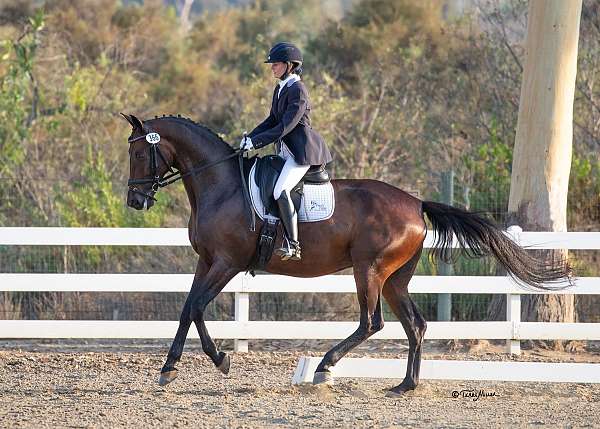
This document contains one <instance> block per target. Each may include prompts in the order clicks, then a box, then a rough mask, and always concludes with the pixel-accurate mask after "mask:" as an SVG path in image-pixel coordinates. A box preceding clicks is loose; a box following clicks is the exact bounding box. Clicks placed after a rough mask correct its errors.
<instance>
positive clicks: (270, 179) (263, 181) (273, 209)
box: [248, 155, 333, 276]
mask: <svg viewBox="0 0 600 429" xmlns="http://www.w3.org/2000/svg"><path fill="white" fill-rule="evenodd" d="M253 160H254V167H253V168H252V169H250V171H249V172H248V182H249V188H250V193H251V195H256V197H253V198H255V199H260V203H262V204H261V205H262V206H263V207H262V208H261V209H260V210H257V205H256V203H257V201H255V200H254V199H253V201H252V202H253V205H254V207H253V210H257V213H259V216H260V217H261V218H262V219H263V220H264V222H263V226H262V228H261V230H260V235H259V238H258V242H257V244H256V251H255V253H254V256H253V258H252V260H251V262H250V264H249V266H248V271H249V272H250V274H252V275H253V276H254V275H255V270H263V269H264V268H265V267H266V265H267V263H268V262H269V260H270V259H271V256H272V255H273V249H274V247H275V240H276V238H277V225H278V223H279V208H278V205H277V202H276V201H275V199H274V198H273V190H274V189H275V184H276V183H277V179H278V178H279V175H280V174H281V170H282V169H283V165H284V164H285V160H284V159H283V158H281V157H279V156H277V155H267V156H264V157H262V158H258V157H256V158H254V159H253ZM252 173H254V176H253V175H252ZM330 180H331V179H330V177H329V173H327V171H326V170H325V167H324V166H312V167H310V168H309V170H308V171H307V172H306V174H305V175H304V177H303V178H302V179H301V180H300V182H299V183H298V184H297V185H296V186H295V187H294V189H292V192H291V194H290V197H291V198H292V202H293V203H294V208H295V210H296V212H297V213H300V214H302V213H304V212H305V211H306V210H305V208H304V207H301V205H302V203H303V196H304V184H305V183H306V184H307V185H308V189H310V188H315V186H310V185H317V186H316V187H320V186H318V185H326V187H328V188H331V184H330V183H329V182H330ZM253 184H255V186H256V188H258V189H256V188H253ZM329 194H330V195H329V196H330V198H333V188H331V189H330V190H329ZM317 199H318V198H317ZM311 204H317V205H318V203H317V202H315V201H311ZM319 208H322V207H319ZM302 209H304V210H302ZM329 216H331V213H329ZM329 216H327V217H329ZM301 218H302V216H299V221H300V220H301ZM316 219H317V220H318V219H320V218H316Z"/></svg>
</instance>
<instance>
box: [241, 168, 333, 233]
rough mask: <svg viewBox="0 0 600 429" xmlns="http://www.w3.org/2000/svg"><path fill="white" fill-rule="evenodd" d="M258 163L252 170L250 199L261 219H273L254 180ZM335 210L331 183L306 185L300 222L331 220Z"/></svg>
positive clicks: (301, 205) (301, 204)
mask: <svg viewBox="0 0 600 429" xmlns="http://www.w3.org/2000/svg"><path fill="white" fill-rule="evenodd" d="M255 169H256V163H254V165H253V166H252V169H251V170H250V180H249V181H248V182H249V183H248V188H249V190H250V199H251V200H252V206H253V207H254V211H256V214H257V215H258V216H259V217H260V218H261V219H263V220H264V219H265V217H267V218H273V216H271V215H269V214H266V213H265V207H264V206H263V203H262V199H261V198H260V189H259V188H258V185H257V184H256V180H254V172H255ZM334 209H335V198H334V194H333V185H332V184H331V182H327V183H323V184H316V183H314V184H313V183H310V184H308V183H305V184H304V196H303V197H302V200H301V202H300V210H299V212H298V222H318V221H320V220H326V219H329V218H330V217H331V216H333V211H334Z"/></svg>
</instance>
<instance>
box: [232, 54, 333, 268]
mask: <svg viewBox="0 0 600 429" xmlns="http://www.w3.org/2000/svg"><path fill="white" fill-rule="evenodd" d="M265 63H269V64H271V70H272V71H273V76H274V77H276V78H278V79H279V82H278V84H277V85H276V86H275V91H274V92H273V101H272V105H271V111H270V113H269V116H268V117H267V119H265V120H264V121H263V122H261V123H260V124H259V125H258V126H257V127H256V128H254V129H253V130H252V131H251V132H250V133H249V134H248V135H247V137H245V138H243V139H242V142H241V143H240V147H241V148H243V149H246V150H252V149H258V148H261V147H263V146H266V145H268V144H271V143H277V149H278V154H279V156H281V157H282V158H284V159H285V164H284V166H283V170H282V171H281V174H280V176H279V179H278V180H277V183H276V184H275V189H274V191H273V197H274V198H275V200H276V201H277V205H278V207H279V213H280V217H281V221H282V223H283V227H284V229H285V232H286V240H283V246H282V247H281V248H280V249H277V250H276V251H275V253H276V254H278V255H279V256H281V258H282V259H283V260H287V259H293V260H299V259H300V257H301V254H300V243H299V242H298V216H297V213H296V211H295V209H294V204H293V203H292V199H291V197H290V192H291V190H292V189H293V188H294V186H296V185H297V184H298V182H299V181H300V179H302V177H303V176H304V174H305V173H306V172H307V170H308V169H309V168H310V166H311V165H324V164H327V163H329V162H331V160H332V157H331V153H330V152H329V149H328V148H327V146H326V145H325V141H324V140H323V138H322V137H321V136H320V135H319V134H318V133H317V132H316V131H314V130H313V129H312V127H311V126H310V116H309V114H310V102H309V98H308V92H307V90H306V87H305V86H304V83H303V82H302V81H301V80H300V76H301V74H302V52H300V49H298V48H297V47H296V46H295V45H293V44H292V43H288V42H281V43H277V44H276V45H275V46H273V47H272V48H271V50H270V51H269V55H268V57H267V60H266V61H265Z"/></svg>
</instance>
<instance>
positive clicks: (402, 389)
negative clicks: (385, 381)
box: [385, 385, 417, 398]
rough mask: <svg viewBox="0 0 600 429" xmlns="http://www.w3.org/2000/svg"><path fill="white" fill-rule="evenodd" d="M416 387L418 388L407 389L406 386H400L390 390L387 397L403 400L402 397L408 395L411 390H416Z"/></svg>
mask: <svg viewBox="0 0 600 429" xmlns="http://www.w3.org/2000/svg"><path fill="white" fill-rule="evenodd" d="M415 387H417V386H414V387H412V386H410V387H406V386H402V385H399V386H396V387H394V388H392V389H390V390H388V391H387V393H386V394H385V397H386V398H401V397H402V396H404V395H406V394H407V393H408V392H410V391H411V390H415Z"/></svg>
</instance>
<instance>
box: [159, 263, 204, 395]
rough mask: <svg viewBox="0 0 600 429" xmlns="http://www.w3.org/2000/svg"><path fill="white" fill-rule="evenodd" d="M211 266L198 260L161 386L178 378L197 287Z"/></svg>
mask: <svg viewBox="0 0 600 429" xmlns="http://www.w3.org/2000/svg"><path fill="white" fill-rule="evenodd" d="M209 268H210V267H209V266H208V265H207V264H206V263H205V262H204V261H203V260H201V259H199V260H198V264H197V266H196V274H195V276H194V282H193V283H192V288H191V290H190V292H189V293H188V296H187V298H186V300H185V304H184V305H183V309H182V311H181V316H180V317H179V327H178V328H177V333H176V334H175V338H174V339H173V343H172V344H171V348H170V349H169V353H168V354H167V361H166V362H165V364H164V365H163V367H162V369H161V371H160V379H159V381H158V383H159V384H160V385H161V386H164V385H166V384H169V383H170V382H171V381H173V380H175V379H176V378H177V368H175V364H176V363H177V362H179V359H181V355H182V353H183V346H184V345H185V340H186V337H187V334H188V331H189V329H190V325H191V324H192V320H191V318H190V309H191V306H192V301H193V299H194V296H195V295H194V292H195V291H196V289H198V288H199V287H201V286H202V284H203V279H204V277H205V276H206V275H207V273H208V272H209Z"/></svg>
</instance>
